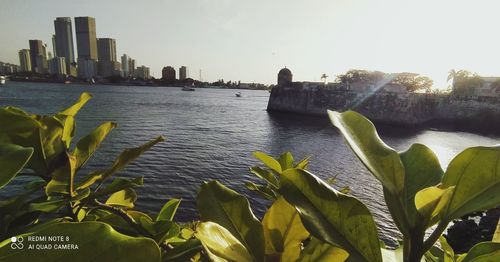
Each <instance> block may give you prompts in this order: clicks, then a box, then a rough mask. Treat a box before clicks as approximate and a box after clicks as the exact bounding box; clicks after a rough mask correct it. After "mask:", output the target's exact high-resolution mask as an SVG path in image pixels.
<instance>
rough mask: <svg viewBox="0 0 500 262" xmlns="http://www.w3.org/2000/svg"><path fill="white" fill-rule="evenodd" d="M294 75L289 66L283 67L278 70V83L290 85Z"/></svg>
mask: <svg viewBox="0 0 500 262" xmlns="http://www.w3.org/2000/svg"><path fill="white" fill-rule="evenodd" d="M292 80H293V75H292V71H290V69H288V68H286V67H285V68H283V69H281V70H280V71H279V72H278V85H279V86H290V85H291V84H292Z"/></svg>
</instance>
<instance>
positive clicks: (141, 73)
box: [135, 66, 151, 80]
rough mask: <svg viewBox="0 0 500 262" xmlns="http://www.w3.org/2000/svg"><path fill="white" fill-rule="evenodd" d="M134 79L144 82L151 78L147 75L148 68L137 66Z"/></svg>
mask: <svg viewBox="0 0 500 262" xmlns="http://www.w3.org/2000/svg"><path fill="white" fill-rule="evenodd" d="M135 77H137V78H142V79H144V80H148V79H150V78H151V76H150V75H149V67H146V66H139V67H137V68H136V69H135Z"/></svg>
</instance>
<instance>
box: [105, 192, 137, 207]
mask: <svg viewBox="0 0 500 262" xmlns="http://www.w3.org/2000/svg"><path fill="white" fill-rule="evenodd" d="M136 200H137V194H136V193H135V191H134V190H133V189H132V188H125V189H123V190H120V191H118V192H115V193H113V194H112V195H111V196H109V198H108V200H106V205H112V206H121V207H125V208H134V202H135V201H136Z"/></svg>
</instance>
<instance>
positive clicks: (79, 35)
mask: <svg viewBox="0 0 500 262" xmlns="http://www.w3.org/2000/svg"><path fill="white" fill-rule="evenodd" d="M75 30H76V46H77V51H78V58H84V59H92V60H97V37H96V29H95V19H94V18H93V17H88V16H85V17H75Z"/></svg>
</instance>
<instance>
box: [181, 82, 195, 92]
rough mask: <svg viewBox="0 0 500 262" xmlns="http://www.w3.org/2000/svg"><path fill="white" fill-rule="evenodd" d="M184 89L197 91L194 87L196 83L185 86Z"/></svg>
mask: <svg viewBox="0 0 500 262" xmlns="http://www.w3.org/2000/svg"><path fill="white" fill-rule="evenodd" d="M182 91H195V89H194V83H193V84H192V85H191V86H184V87H183V88H182Z"/></svg>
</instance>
